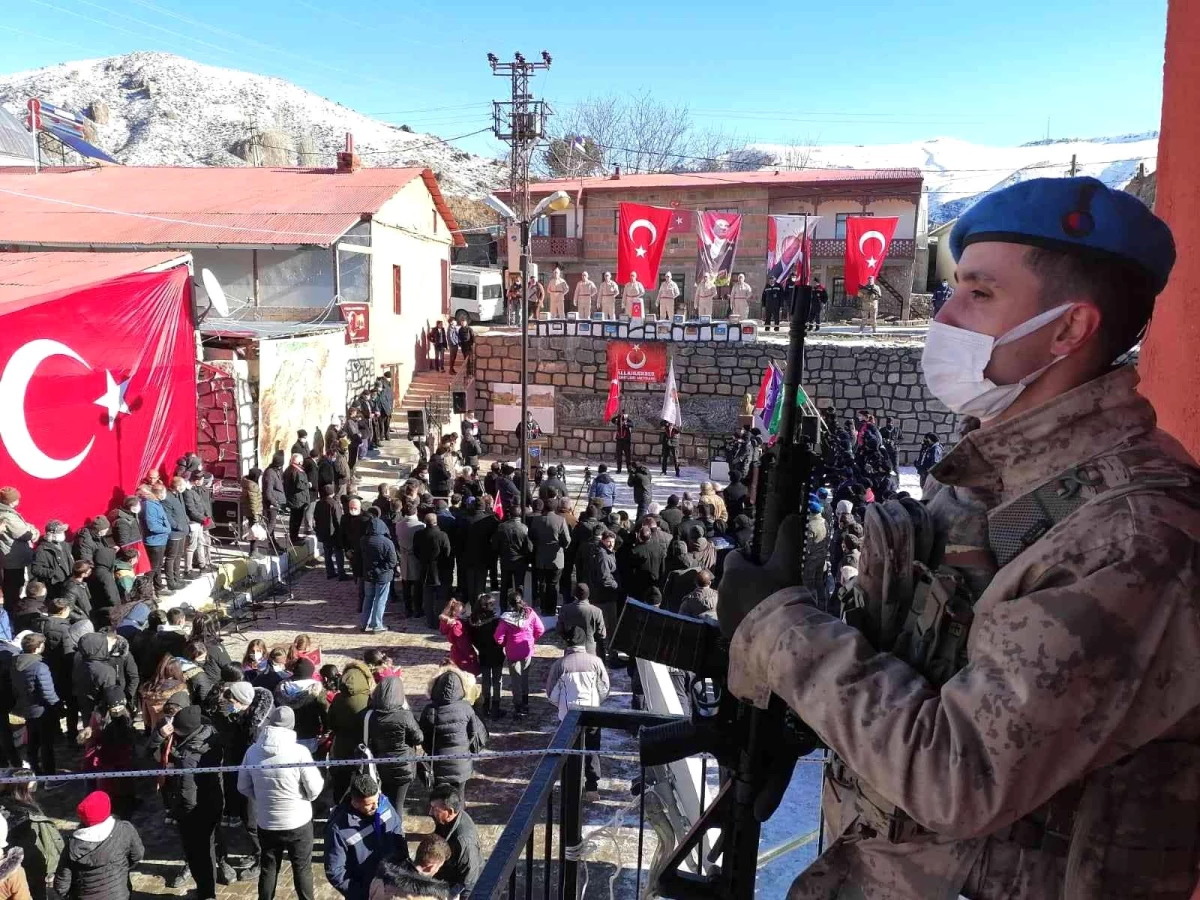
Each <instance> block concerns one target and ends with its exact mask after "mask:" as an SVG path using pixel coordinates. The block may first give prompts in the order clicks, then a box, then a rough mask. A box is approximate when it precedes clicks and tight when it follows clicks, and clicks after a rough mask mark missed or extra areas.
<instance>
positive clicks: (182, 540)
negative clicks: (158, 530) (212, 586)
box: [154, 477, 191, 591]
mask: <svg viewBox="0 0 1200 900" xmlns="http://www.w3.org/2000/svg"><path fill="white" fill-rule="evenodd" d="M186 492H187V482H186V481H184V480H183V479H182V478H179V477H175V478H172V479H171V490H169V491H168V490H166V488H155V491H154V495H155V496H156V497H157V498H158V501H159V503H161V504H162V507H163V511H164V512H166V514H167V519H168V520H169V521H170V523H171V536H170V538H169V539H168V540H167V555H166V556H165V557H164V559H163V566H164V573H165V575H166V579H167V588H168V589H169V590H172V591H178V590H182V589H183V588H184V587H185V586H186V585H187V581H186V580H185V579H184V548H185V547H186V546H187V539H188V535H189V534H190V533H191V528H190V526H189V525H188V517H187V508H186V507H185V506H184V505H183V495H184V494H185V493H186Z"/></svg>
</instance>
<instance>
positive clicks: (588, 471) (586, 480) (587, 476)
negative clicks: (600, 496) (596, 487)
mask: <svg viewBox="0 0 1200 900" xmlns="http://www.w3.org/2000/svg"><path fill="white" fill-rule="evenodd" d="M583 486H584V487H591V486H592V467H591V466H584V467H583Z"/></svg>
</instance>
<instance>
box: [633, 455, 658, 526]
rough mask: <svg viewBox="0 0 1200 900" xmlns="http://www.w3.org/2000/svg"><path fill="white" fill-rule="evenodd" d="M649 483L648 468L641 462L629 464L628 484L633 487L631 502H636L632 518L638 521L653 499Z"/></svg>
mask: <svg viewBox="0 0 1200 900" xmlns="http://www.w3.org/2000/svg"><path fill="white" fill-rule="evenodd" d="M650 485H651V480H650V470H649V469H647V468H646V467H645V466H644V465H642V464H641V463H638V464H637V465H630V467H629V486H630V487H631V488H633V502H634V503H636V504H637V515H636V516H635V517H634V518H635V519H637V520H638V521H641V518H642V516H644V515H645V514H646V511H647V510H648V509H649V508H650V501H651V500H652V499H653V491H652V489H651V486H650Z"/></svg>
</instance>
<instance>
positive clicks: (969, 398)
mask: <svg viewBox="0 0 1200 900" xmlns="http://www.w3.org/2000/svg"><path fill="white" fill-rule="evenodd" d="M1073 305H1074V304H1071V303H1064V304H1062V305H1061V306H1056V307H1054V308H1053V309H1049V310H1046V312H1044V313H1040V314H1039V315H1036V316H1034V317H1033V318H1032V319H1029V320H1028V321H1026V322H1022V323H1021V324H1020V325H1018V326H1017V327H1016V328H1013V329H1011V330H1010V331H1007V332H1005V333H1004V334H1002V335H1000V336H999V337H996V338H993V337H992V336H991V335H987V334H980V333H979V332H977V331H968V330H967V329H965V328H955V327H954V326H953V325H944V324H942V323H941V322H930V323H929V333H928V334H927V335H926V337H925V351H924V353H922V354H921V371H922V372H923V373H924V375H925V384H926V385H927V386H928V387H929V390H930V392H932V393H933V395H934V396H935V397H937V398H938V399H939V400H941V401H942V403H944V404H945V405H946V408H947V409H949V410H951V411H952V412H955V413H958V414H959V415H965V416H975V417H976V418H978V419H979V420H980V421H983V422H986V421H988V420H989V419H994V418H996V416H998V415H1000V414H1001V413H1002V412H1004V411H1005V410H1006V409H1008V408H1009V407H1010V406H1012V404H1013V402H1014V401H1015V400H1016V399H1017V397H1019V396H1021V392H1022V391H1024V390H1025V388H1026V387H1028V386H1029V385H1031V384H1033V382H1035V381H1037V379H1038V378H1040V377H1041V376H1042V374H1043V373H1044V372H1045V371H1046V370H1047V369H1049V368H1050V367H1051V366H1052V365H1054V364H1055V363H1056V362H1058V361H1059V360H1060V359H1063V358H1064V357H1061V356H1056V357H1055V358H1054V359H1053V360H1051V361H1050V362H1049V363H1047V364H1046V365H1044V366H1042V367H1041V368H1040V369H1035V370H1034V371H1032V372H1030V373H1029V374H1028V375H1026V376H1025V377H1024V378H1022V379H1021V380H1020V381H1017V382H1015V383H1014V384H996V383H995V382H993V381H992V380H991V379H990V378H987V377H986V376H985V375H984V374H983V372H984V369H986V368H987V366H988V363H989V362H991V359H992V353H993V352H994V351H995V349H996V348H997V347H999V346H1001V345H1003V344H1011V343H1012V342H1013V341H1016V340H1019V339H1021V338H1023V337H1025V336H1026V335H1029V334H1033V332H1035V331H1037V330H1038V329H1040V328H1044V327H1045V326H1047V325H1049V324H1050V323H1051V322H1054V321H1056V320H1057V319H1059V318H1061V317H1062V315H1063V314H1064V313H1065V312H1066V311H1067V310H1068V309H1070V308H1071V307H1072V306H1073Z"/></svg>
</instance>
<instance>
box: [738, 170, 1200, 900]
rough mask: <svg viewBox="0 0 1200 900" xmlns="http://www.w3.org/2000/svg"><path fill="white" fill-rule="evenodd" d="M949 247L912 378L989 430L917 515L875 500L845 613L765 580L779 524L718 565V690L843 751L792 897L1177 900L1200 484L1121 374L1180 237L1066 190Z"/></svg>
mask: <svg viewBox="0 0 1200 900" xmlns="http://www.w3.org/2000/svg"><path fill="white" fill-rule="evenodd" d="M951 246H952V249H953V250H954V253H955V257H956V259H957V261H958V285H959V287H958V290H956V292H955V294H954V296H953V298H952V299H951V300H949V301H948V302H947V303H946V305H945V306H944V307H943V309H942V310H941V311H940V312H939V314H938V317H937V323H936V324H935V325H934V326H933V327H932V328H931V331H930V335H929V343H928V345H927V347H926V352H925V358H924V360H923V368H924V371H925V376H926V381H927V383H928V384H929V387H930V389H931V390H932V391H933V392H934V393H935V394H936V395H937V396H938V397H939V398H941V399H942V400H943V402H944V403H946V405H947V406H948V407H949V408H951V409H952V410H954V411H955V412H958V413H961V414H963V415H970V416H974V417H977V418H978V419H980V420H981V422H982V425H981V427H979V428H978V429H977V430H975V431H972V432H970V433H968V434H966V435H965V436H964V437H963V439H962V441H961V442H960V443H959V444H958V445H957V446H956V447H955V448H954V450H953V451H951V452H950V453H949V454H948V455H947V456H946V457H945V459H943V460H942V462H941V463H940V464H938V465H937V466H936V467H934V469H933V471H932V473H931V476H930V478H929V480H928V481H927V484H926V487H925V499H924V502H923V504H917V503H915V502H913V501H894V502H892V503H887V504H873V505H872V506H871V507H869V509H868V517H867V523H866V530H867V533H866V539H865V544H864V547H863V551H862V570H861V574H860V576H859V579H858V585H857V588H856V594H855V595H856V597H857V598H859V600H860V601H861V602H860V605H859V606H858V607H857V608H855V609H851V610H850V611H849V612H847V613H846V616H845V618H846V621H842V620H839V619H836V618H834V617H832V616H830V615H827V614H825V613H823V612H820V611H819V610H817V609H816V608H814V607H813V606H812V605H811V602H810V598H809V597H808V594H807V592H806V591H805V590H804V589H803V588H802V587H786V588H784V589H782V590H779V589H778V588H780V587H782V586H783V585H784V584H785V583H787V584H791V585H797V584H799V583H800V578H799V573H798V572H796V571H788V561H787V559H786V554H787V552H788V550H789V549H790V548H789V547H787V546H786V543H785V536H787V537H788V539H789V540H790V539H791V536H795V535H797V534H798V531H799V528H798V526H797V525H796V524H795V523H793V522H790V521H789V522H785V523H784V528H783V529H782V530H781V534H780V536H779V541H778V544H777V546H778V547H780V548H781V551H780V552H779V553H777V556H778V557H779V558H778V559H775V558H773V559H772V561H771V563H770V564H768V565H767V566H765V567H763V568H761V569H758V568H755V567H753V566H751V565H750V564H748V563H746V562H745V560H743V559H741V558H740V557H733V558H731V559H730V560H727V562H726V577H725V579H724V580H723V583H722V591H721V603H720V610H719V611H720V618H721V625H722V628H723V630H725V631H726V633H727V634H732V636H733V644H732V648H731V665H730V675H729V687H730V689H731V690H732V691H733V692H734V693H735V694H736V695H737V696H739V697H742V698H744V699H746V700H747V701H750V702H752V703H754V704H755V705H756V706H759V707H762V708H765V707H766V703H767V700H768V698H769V697H770V695H771V694H775V695H777V696H779V697H780V698H782V699H783V700H784V701H785V702H786V703H787V704H788V705H789V706H790V707H791V708H792V709H794V710H795V711H796V712H797V713H798V714H799V715H800V716H801V717H802V718H803V719H804V721H805V722H806V723H807V724H808V725H809V726H810V727H811V728H812V729H813V730H814V731H815V732H816V733H817V735H819V737H820V738H821V739H822V740H823V741H824V742H825V744H826V745H827V746H828V747H829V748H830V751H831V755H832V758H833V761H832V763H831V764H830V765H829V766H828V767H827V768H826V776H825V781H824V797H823V801H824V802H823V807H824V810H825V825H826V839H827V840H826V845H825V850H824V852H823V853H822V854H821V856H820V857H818V859H817V860H816V861H815V862H814V863H813V864H812V865H811V866H810V867H809V868H808V869H807V870H805V871H804V872H803V873H801V874H800V876H799V877H798V878H797V880H796V881H795V883H794V884H793V886H792V890H791V892H790V894H789V897H790V898H791V900H818V898H822V900H823V898H855V900H893V898H897V900H898V898H913V900H955V898H958V897H960V896H961V897H965V898H969V900H1000V898H1004V900H1051V898H1067V900H1084V898H1087V900H1091V898H1114V900H1115V898H1132V897H1153V898H1156V900H1164V898H1181V900H1183V898H1187V897H1188V896H1189V894H1190V893H1191V891H1192V888H1193V886H1194V885H1195V884H1196V881H1197V863H1198V862H1200V846H1198V838H1200V592H1198V590H1197V589H1198V587H1200V583H1198V581H1200V579H1198V577H1197V575H1198V570H1200V495H1198V490H1197V486H1198V485H1200V473H1198V472H1197V469H1196V468H1195V466H1194V464H1193V463H1192V462H1191V460H1190V459H1189V458H1188V457H1187V455H1186V454H1185V453H1184V451H1183V450H1182V448H1181V447H1180V446H1179V445H1178V444H1177V443H1176V442H1175V441H1174V440H1173V439H1172V438H1170V437H1169V436H1168V435H1166V434H1165V433H1163V432H1162V431H1159V430H1158V429H1157V428H1156V427H1155V413H1154V410H1153V408H1152V407H1151V406H1150V404H1149V403H1148V402H1147V401H1146V400H1145V399H1144V398H1143V397H1141V396H1140V395H1139V394H1138V393H1137V390H1136V387H1137V382H1138V379H1137V374H1136V372H1135V370H1134V369H1133V368H1132V367H1129V366H1119V365H1118V366H1115V365H1113V360H1114V359H1116V358H1118V357H1119V356H1120V355H1121V354H1122V353H1123V352H1124V351H1125V350H1127V349H1128V348H1129V347H1130V346H1132V345H1133V344H1134V343H1135V342H1136V341H1137V339H1138V337H1139V334H1140V332H1141V331H1142V329H1143V327H1144V326H1145V324H1146V321H1147V320H1148V318H1149V314H1150V312H1151V311H1152V308H1153V302H1154V298H1155V297H1156V296H1157V294H1158V293H1159V292H1160V291H1161V290H1162V288H1163V286H1164V285H1165V283H1166V279H1167V275H1168V273H1169V271H1170V268H1171V266H1172V264H1173V262H1174V245H1173V242H1172V239H1171V236H1170V232H1169V231H1168V229H1167V227H1166V225H1165V224H1164V223H1162V222H1161V221H1160V220H1158V219H1157V218H1155V217H1154V216H1153V214H1152V213H1150V212H1149V210H1147V209H1146V208H1145V207H1143V206H1142V205H1141V204H1140V203H1139V202H1138V201H1137V200H1136V199H1134V198H1132V197H1130V196H1129V195H1125V194H1123V193H1121V192H1120V191H1113V190H1110V189H1109V188H1107V187H1105V186H1104V185H1102V184H1101V183H1100V182H1098V181H1095V180H1094V179H1087V178H1074V179H1055V180H1040V181H1032V182H1026V183H1024V184H1021V185H1017V186H1014V187H1011V188H1008V189H1006V190H1004V191H1000V192H997V193H995V194H992V195H990V196H989V197H987V198H985V199H984V200H982V201H980V202H979V203H978V204H977V205H976V206H975V207H973V208H972V209H971V210H970V211H968V212H967V213H966V214H965V215H964V216H962V217H961V218H960V219H959V221H958V224H957V225H956V227H955V229H954V232H953V235H952V237H951ZM997 336H998V337H997ZM791 546H793V547H794V546H795V544H794V543H793V544H792V545H791ZM792 556H793V557H794V556H795V554H794V553H792ZM901 560H913V562H912V563H911V565H909V564H904V563H902V562H900V561H901ZM792 568H793V569H794V565H793V566H792ZM764 597H765V598H766V599H765V600H762V602H758V601H759V600H760V599H761V598H764ZM855 614H857V616H856V615H855ZM743 617H744V618H743ZM850 621H853V622H854V623H855V624H856V625H857V627H853V626H852V625H851V624H848V622H850ZM739 622H740V625H739V624H738V623H739ZM734 628H736V629H737V630H736V633H733V631H732V629H734Z"/></svg>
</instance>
